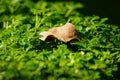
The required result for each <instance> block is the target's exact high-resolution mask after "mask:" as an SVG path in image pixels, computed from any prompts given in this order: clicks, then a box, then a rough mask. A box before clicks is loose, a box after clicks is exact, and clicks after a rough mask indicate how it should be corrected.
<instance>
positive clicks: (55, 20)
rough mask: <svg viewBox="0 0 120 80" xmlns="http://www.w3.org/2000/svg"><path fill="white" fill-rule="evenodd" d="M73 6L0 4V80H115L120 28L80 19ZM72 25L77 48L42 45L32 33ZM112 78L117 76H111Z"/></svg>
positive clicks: (22, 0) (28, 0)
mask: <svg viewBox="0 0 120 80" xmlns="http://www.w3.org/2000/svg"><path fill="white" fill-rule="evenodd" d="M82 7H83V5H82V4H80V3H74V2H65V1H64V2H57V1H56V2H46V1H43V0H42V1H37V2H34V1H32V0H11V1H9V0H1V1H0V14H1V17H0V80H110V79H114V80H117V79H119V75H120V74H119V71H120V68H119V67H120V65H119V64H120V54H119V53H120V45H119V44H120V28H119V27H118V26H115V25H109V24H106V23H105V21H106V20H107V18H102V19H101V18H100V17H98V16H84V15H81V14H80V13H79V12H77V9H78V8H82ZM66 22H72V23H73V24H74V25H75V26H76V28H77V30H78V32H79V35H80V39H81V40H80V42H75V41H71V42H70V43H67V44H65V43H62V42H60V41H58V40H54V41H51V42H43V41H40V40H39V35H38V33H39V32H41V31H44V30H48V29H49V28H52V27H57V26H60V25H63V24H65V23H66ZM116 75H117V76H116Z"/></svg>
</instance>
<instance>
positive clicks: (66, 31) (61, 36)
mask: <svg viewBox="0 0 120 80" xmlns="http://www.w3.org/2000/svg"><path fill="white" fill-rule="evenodd" d="M40 35H41V36H42V37H40V38H39V39H40V40H42V41H50V40H53V39H58V40H60V41H63V42H65V43H67V42H69V41H71V40H73V39H75V40H78V41H79V40H80V39H79V36H78V32H77V30H76V28H75V26H74V25H73V24H72V23H66V24H65V25H63V26H61V27H56V28H52V29H50V30H48V31H43V32H41V33H40Z"/></svg>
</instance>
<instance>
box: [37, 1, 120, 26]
mask: <svg viewBox="0 0 120 80" xmlns="http://www.w3.org/2000/svg"><path fill="white" fill-rule="evenodd" d="M36 1H37V0H36ZM48 1H70V0H48ZM74 1H75V2H81V3H83V5H84V8H83V9H80V12H81V13H83V14H85V15H88V16H91V15H97V16H100V17H108V18H109V20H108V21H107V23H109V24H114V25H118V26H120V0H74Z"/></svg>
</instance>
